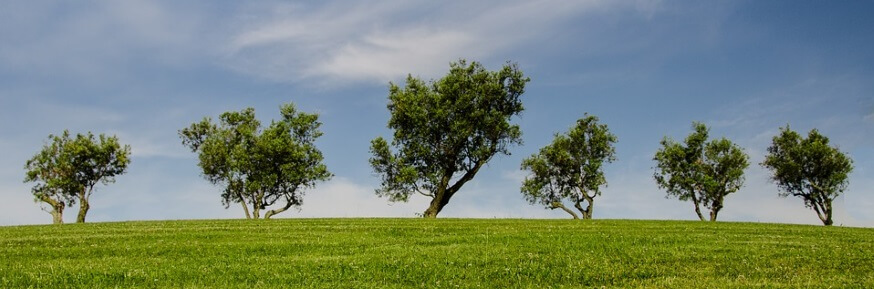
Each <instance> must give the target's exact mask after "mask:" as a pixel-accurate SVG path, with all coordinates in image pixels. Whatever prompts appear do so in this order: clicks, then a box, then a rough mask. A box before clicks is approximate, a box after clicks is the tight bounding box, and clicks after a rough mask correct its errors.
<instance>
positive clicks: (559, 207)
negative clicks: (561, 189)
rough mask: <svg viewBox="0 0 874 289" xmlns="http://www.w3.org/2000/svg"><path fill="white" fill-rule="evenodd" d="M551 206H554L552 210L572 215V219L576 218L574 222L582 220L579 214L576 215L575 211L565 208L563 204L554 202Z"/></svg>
mask: <svg viewBox="0 0 874 289" xmlns="http://www.w3.org/2000/svg"><path fill="white" fill-rule="evenodd" d="M551 205H552V209H562V210H564V211H565V212H567V213H568V214H571V217H574V220H579V219H580V217H579V216H577V214H576V213H574V211H571V210H570V209H568V208H567V207H565V206H564V204H562V203H561V202H553V203H552V204H551Z"/></svg>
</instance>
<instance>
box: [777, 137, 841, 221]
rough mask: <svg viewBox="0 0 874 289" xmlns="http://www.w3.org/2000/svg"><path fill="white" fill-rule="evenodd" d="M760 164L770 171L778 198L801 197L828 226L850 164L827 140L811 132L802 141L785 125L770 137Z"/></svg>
mask: <svg viewBox="0 0 874 289" xmlns="http://www.w3.org/2000/svg"><path fill="white" fill-rule="evenodd" d="M761 165H762V166H763V167H765V168H767V169H770V170H771V172H772V176H771V180H772V181H773V182H774V183H776V184H777V187H779V188H780V190H781V192H779V195H780V196H781V197H787V196H790V195H791V196H795V197H799V198H801V199H802V200H804V205H805V206H807V207H808V208H812V209H813V210H814V211H816V215H817V216H818V217H819V219H820V220H821V221H822V223H823V224H824V225H826V226H830V225H832V223H833V221H832V201H833V200H834V199H835V198H837V197H838V196H840V194H841V193H843V192H844V190H845V189H846V188H847V185H848V184H849V180H848V177H849V174H850V172H851V171H853V161H852V160H851V159H850V158H849V157H848V156H847V155H846V154H844V153H843V152H841V151H840V150H838V148H837V147H832V146H830V145H829V139H828V138H827V137H825V136H823V135H822V134H820V133H819V131H817V130H816V129H813V130H811V131H810V132H809V133H808V134H807V138H802V137H801V135H799V134H798V133H797V132H795V131H793V130H791V129H790V128H789V126H788V125H787V126H786V127H783V128H781V129H780V134H778V135H777V136H774V138H773V140H772V143H771V146H770V147H768V155H766V156H765V160H764V161H763V162H762V163H761Z"/></svg>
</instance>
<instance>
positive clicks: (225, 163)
mask: <svg viewBox="0 0 874 289" xmlns="http://www.w3.org/2000/svg"><path fill="white" fill-rule="evenodd" d="M280 112H281V114H282V119H280V120H279V121H272V122H271V123H270V125H269V126H267V127H265V128H262V127H261V123H260V122H259V121H258V120H257V119H255V110H254V109H253V108H247V109H244V110H242V111H238V112H237V111H231V112H225V113H223V114H221V115H220V116H219V123H217V124H216V123H213V122H212V120H211V119H210V118H204V119H203V120H202V121H200V122H197V123H194V124H192V125H191V126H189V127H187V128H185V129H182V130H180V131H179V136H180V137H181V138H182V143H183V144H184V145H185V146H187V147H188V148H190V149H191V151H192V152H197V153H198V154H199V159H200V162H199V164H198V165H199V166H200V168H201V169H202V172H203V176H204V178H206V179H207V180H208V181H210V182H212V183H213V184H216V185H220V186H224V191H223V193H222V196H221V197H222V204H224V205H225V207H226V208H227V207H229V206H230V204H231V203H239V204H240V205H241V206H242V207H243V211H244V212H245V214H246V218H247V219H259V218H261V211H262V210H266V209H268V207H270V206H273V205H274V204H279V206H278V207H276V208H274V209H272V210H269V211H267V212H266V213H265V214H264V219H269V218H270V217H272V216H274V215H276V214H279V213H282V212H284V211H287V210H288V209H290V208H291V207H293V206H294V207H299V206H301V205H302V204H303V195H304V190H305V189H307V188H312V187H314V186H315V184H316V182H318V181H326V180H328V179H330V178H331V177H332V176H333V175H332V174H331V173H330V172H328V169H327V167H326V166H325V165H324V164H323V163H322V160H323V156H322V152H321V151H320V150H319V149H318V148H316V146H315V140H316V139H317V138H318V137H319V136H321V135H322V132H321V131H319V126H321V123H320V122H319V121H318V115H316V114H308V113H304V112H298V111H297V109H296V108H295V107H294V105H293V104H291V103H289V104H284V105H281V106H280ZM250 206H251V213H250Z"/></svg>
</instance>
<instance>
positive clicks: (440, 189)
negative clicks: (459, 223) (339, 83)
mask: <svg viewBox="0 0 874 289" xmlns="http://www.w3.org/2000/svg"><path fill="white" fill-rule="evenodd" d="M528 81H529V79H528V78H527V77H525V76H524V75H523V74H522V71H521V70H519V68H518V67H517V65H516V64H511V63H508V64H506V65H504V66H503V68H502V69H501V70H498V71H488V70H486V69H485V68H484V67H483V66H482V65H481V64H480V63H478V62H475V61H474V62H471V63H470V64H468V63H467V62H466V61H465V60H459V61H458V62H455V63H451V64H450V69H449V73H448V74H447V75H446V76H444V77H443V78H441V79H439V80H437V81H431V82H428V83H426V82H425V81H423V80H421V79H419V78H416V77H413V76H408V77H407V79H406V85H405V86H404V87H400V86H398V85H395V84H394V83H390V84H389V96H388V99H389V103H388V110H389V113H390V114H391V118H390V119H389V122H388V127H389V128H390V129H393V130H394V137H393V139H392V141H391V145H389V143H388V142H387V141H386V140H385V139H383V138H382V137H377V138H376V139H374V140H373V141H372V142H371V147H370V151H371V153H372V154H373V157H372V158H371V159H370V164H371V166H372V167H373V169H374V171H375V172H376V173H377V174H379V175H380V177H381V179H382V185H381V187H380V188H378V189H377V190H376V194H377V195H379V196H381V197H387V198H388V199H389V200H390V201H393V202H396V201H407V200H408V199H409V197H410V195H412V194H414V193H418V194H421V195H424V196H427V197H429V198H431V203H430V205H429V207H428V208H427V209H426V210H425V212H424V213H423V216H424V217H429V218H433V217H436V216H437V214H438V213H440V211H441V210H442V209H443V207H444V206H446V204H448V203H449V200H450V198H452V196H453V195H455V194H456V193H457V192H458V191H459V189H461V187H462V186H463V185H464V184H465V183H466V182H468V181H470V180H471V179H473V177H474V176H475V175H476V174H477V172H478V171H479V170H480V169H481V168H482V166H483V165H485V164H486V163H487V162H488V161H489V160H490V159H491V158H492V157H493V156H494V155H495V154H506V155H509V154H510V152H509V150H508V149H509V147H510V146H512V145H516V144H521V143H522V138H521V137H522V132H521V130H520V128H519V126H518V125H515V124H511V123H510V120H511V118H512V117H513V116H516V115H519V114H520V113H521V112H522V110H523V107H522V102H521V100H520V96H521V95H522V94H523V93H524V91H525V84H526V83H527V82H528ZM392 148H394V151H393V150H392Z"/></svg>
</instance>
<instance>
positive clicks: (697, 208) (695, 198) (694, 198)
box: [691, 190, 707, 221]
mask: <svg viewBox="0 0 874 289" xmlns="http://www.w3.org/2000/svg"><path fill="white" fill-rule="evenodd" d="M691 195H692V203H694V204H695V214H697V215H698V219H700V220H701V221H706V220H707V219H704V215H702V214H701V206H700V204H699V201H698V195H696V193H695V191H694V190H693V191H692V194H691Z"/></svg>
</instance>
